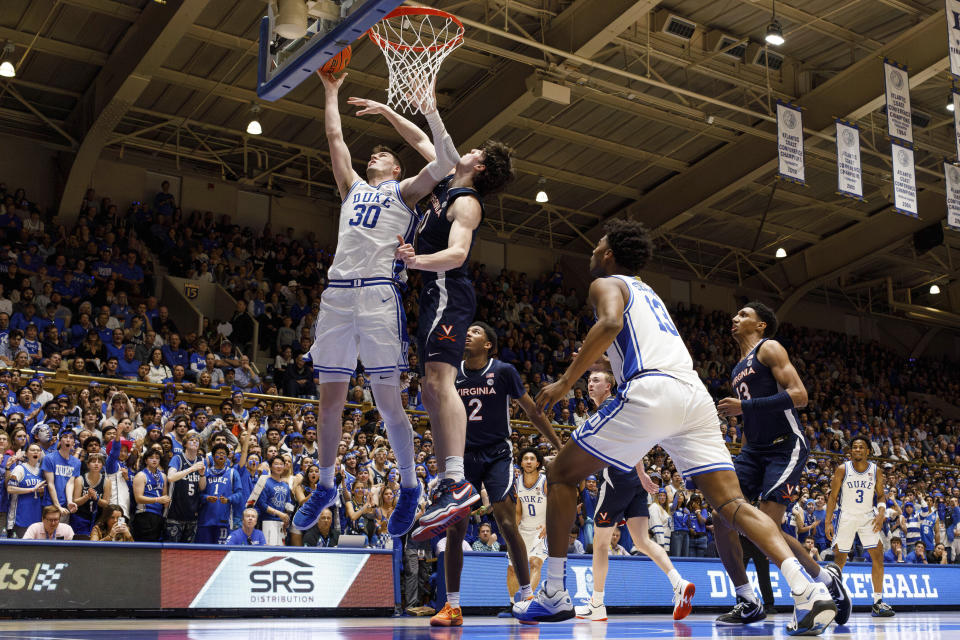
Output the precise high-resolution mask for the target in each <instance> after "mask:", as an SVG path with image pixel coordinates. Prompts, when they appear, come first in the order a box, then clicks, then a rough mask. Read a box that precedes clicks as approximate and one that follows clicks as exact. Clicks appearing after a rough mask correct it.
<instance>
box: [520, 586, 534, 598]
mask: <svg viewBox="0 0 960 640" xmlns="http://www.w3.org/2000/svg"><path fill="white" fill-rule="evenodd" d="M531 596H533V589H531V588H530V585H529V584H524V585H521V586H520V599H521V600H528V599H529V598H530V597H531Z"/></svg>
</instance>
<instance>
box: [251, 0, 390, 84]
mask: <svg viewBox="0 0 960 640" xmlns="http://www.w3.org/2000/svg"><path fill="white" fill-rule="evenodd" d="M301 1H303V3H304V4H305V5H306V9H307V20H306V23H307V29H306V34H305V35H304V36H303V37H299V38H293V39H288V38H284V37H282V36H281V35H279V34H278V33H277V31H276V24H277V19H278V16H277V15H276V10H275V8H274V7H275V4H274V3H273V2H270V3H269V4H268V8H267V15H266V16H264V18H263V20H262V21H261V22H260V52H259V57H258V64H257V95H258V96H259V97H260V98H261V99H263V100H267V101H269V102H273V101H274V100H279V99H280V98H282V97H283V96H285V95H286V94H287V93H288V92H290V91H291V90H292V89H293V88H294V87H296V86H297V85H299V84H300V83H301V82H303V81H304V80H306V79H307V78H309V77H310V76H312V75H313V73H314V72H315V71H316V70H317V69H319V68H320V67H321V66H322V65H323V63H324V62H326V61H327V60H329V59H330V58H332V57H333V56H335V55H336V54H337V53H338V52H339V51H340V50H342V49H343V48H344V47H346V46H347V45H348V44H350V43H351V42H353V41H354V40H356V39H357V38H359V37H360V36H362V35H364V34H365V33H366V32H367V30H368V29H370V27H372V26H373V25H375V24H376V23H377V22H379V21H380V20H382V19H383V18H384V16H386V15H387V14H388V13H390V12H391V11H393V10H394V9H396V8H397V7H398V6H400V5H401V4H403V0H301ZM290 2H294V3H296V2H297V0H287V2H284V0H281V10H283V6H284V5H287V6H290ZM298 6H299V5H298Z"/></svg>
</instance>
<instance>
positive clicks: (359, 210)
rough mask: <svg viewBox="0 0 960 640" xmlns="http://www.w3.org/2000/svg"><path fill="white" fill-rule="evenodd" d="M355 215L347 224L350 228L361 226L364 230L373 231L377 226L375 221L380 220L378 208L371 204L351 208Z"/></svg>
mask: <svg viewBox="0 0 960 640" xmlns="http://www.w3.org/2000/svg"><path fill="white" fill-rule="evenodd" d="M353 210H354V212H355V213H356V215H355V217H354V218H353V219H352V220H350V221H349V222H347V224H349V225H350V226H351V227H355V226H357V225H361V226H363V227H364V228H365V229H373V228H374V227H376V226H377V220H379V219H380V207H379V206H377V205H375V204H371V205H365V204H358V205H357V206H355V207H354V208H353Z"/></svg>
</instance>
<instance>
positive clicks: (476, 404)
mask: <svg viewBox="0 0 960 640" xmlns="http://www.w3.org/2000/svg"><path fill="white" fill-rule="evenodd" d="M467 404H468V405H469V406H470V408H471V409H473V411H471V412H470V415H469V416H467V420H468V421H469V422H479V421H480V420H483V416H481V415H480V409H483V402H482V401H481V400H480V398H470V402H468V403H467Z"/></svg>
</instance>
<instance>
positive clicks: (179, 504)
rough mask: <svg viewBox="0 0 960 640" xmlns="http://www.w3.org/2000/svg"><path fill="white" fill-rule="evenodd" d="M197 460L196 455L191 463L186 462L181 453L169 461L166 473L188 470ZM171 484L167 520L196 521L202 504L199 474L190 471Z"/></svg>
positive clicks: (189, 461)
mask: <svg viewBox="0 0 960 640" xmlns="http://www.w3.org/2000/svg"><path fill="white" fill-rule="evenodd" d="M199 459H200V457H199V455H198V456H197V458H196V459H195V460H193V461H191V460H187V458H186V457H185V456H184V455H183V452H182V451H181V452H180V453H177V454H175V455H174V456H173V458H172V459H171V460H170V467H169V468H168V471H167V472H168V473H169V472H171V471H183V470H185V469H189V468H190V467H191V466H193V464H194V463H195V462H196V461H197V460H199ZM172 484H173V487H172V489H171V490H170V507H169V508H168V509H167V518H169V519H170V520H175V521H177V522H190V521H193V520H196V519H197V517H198V516H199V515H200V505H201V504H202V503H203V492H202V491H201V490H200V472H199V471H191V472H190V473H188V474H187V475H186V476H184V477H183V478H180V479H179V480H176V481H175V482H173V483H172Z"/></svg>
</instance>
